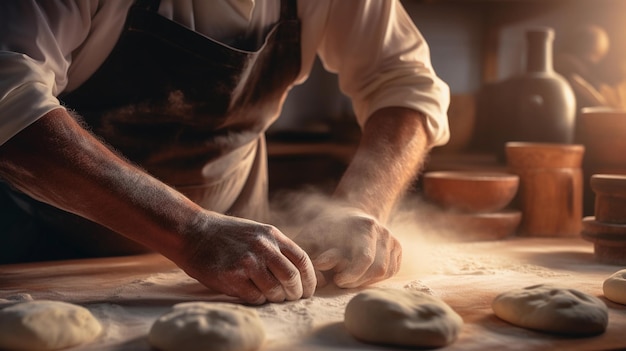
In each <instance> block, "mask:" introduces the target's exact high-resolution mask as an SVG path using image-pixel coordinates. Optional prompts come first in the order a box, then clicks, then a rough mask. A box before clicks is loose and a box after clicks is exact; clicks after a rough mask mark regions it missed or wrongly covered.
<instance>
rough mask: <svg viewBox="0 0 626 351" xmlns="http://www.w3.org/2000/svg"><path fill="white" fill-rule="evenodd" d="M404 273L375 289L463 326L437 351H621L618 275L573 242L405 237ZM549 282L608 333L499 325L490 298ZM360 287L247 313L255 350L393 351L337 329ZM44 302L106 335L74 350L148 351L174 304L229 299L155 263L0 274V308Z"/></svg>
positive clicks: (27, 268) (80, 263)
mask: <svg viewBox="0 0 626 351" xmlns="http://www.w3.org/2000/svg"><path fill="white" fill-rule="evenodd" d="M401 241H402V244H403V247H404V261H403V268H402V269H401V271H400V272H399V274H398V275H397V276H396V277H394V278H392V279H389V280H387V281H384V282H381V283H378V284H376V286H383V287H391V288H398V289H409V290H419V291H425V292H428V293H431V294H433V295H435V296H438V297H440V298H441V299H443V300H444V301H445V302H446V303H448V304H449V305H450V306H451V307H452V308H453V309H454V310H455V311H457V313H459V314H460V315H461V316H462V317H463V320H464V326H463V329H462V332H461V334H460V336H459V338H458V339H457V340H456V342H454V343H453V344H452V345H450V346H448V347H445V348H442V350H481V351H482V350H486V349H501V350H546V349H551V350H558V349H563V350H598V349H605V350H606V349H620V348H624V349H626V334H624V330H626V306H622V305H619V304H615V303H612V302H610V301H608V300H606V299H605V298H604V297H603V294H602V283H603V281H604V280H605V279H606V278H607V277H608V276H609V275H611V274H612V273H614V272H616V271H618V270H620V269H622V268H624V267H619V266H612V265H605V264H600V263H597V262H596V261H595V260H594V256H593V246H592V245H591V244H590V243H588V242H586V241H584V240H582V239H580V238H567V239H564V238H511V239H507V240H501V241H482V242H443V241H442V242H436V241H424V240H419V239H415V238H413V239H411V238H408V239H407V238H404V239H403V240H401ZM538 283H552V284H557V285H561V286H563V287H567V288H575V289H579V290H581V291H583V292H586V293H589V294H591V295H594V296H598V297H600V298H601V299H603V300H604V301H605V302H606V304H607V306H608V307H609V326H608V328H607V331H606V332H605V333H603V334H601V335H599V336H594V337H565V336H558V335H551V334H547V333H541V332H537V331H531V330H526V329H522V328H518V327H515V326H513V325H510V324H508V323H506V322H504V321H502V320H500V319H498V318H497V317H496V316H495V315H494V314H493V311H492V310H491V301H492V300H493V298H494V297H495V296H496V295H497V294H499V293H501V292H504V291H507V290H510V289H516V288H521V287H525V286H529V285H534V284H538ZM358 291H360V289H354V290H345V289H338V288H335V287H330V286H329V287H324V288H320V289H318V291H317V292H316V294H315V296H313V297H312V298H310V299H306V300H299V301H293V302H287V303H282V304H266V305H263V306H258V307H254V308H255V309H257V311H258V312H259V315H260V316H261V319H262V320H263V323H264V326H265V329H266V334H267V339H266V343H265V345H264V347H263V350H296V349H297V350H393V349H394V348H393V347H385V346H374V345H367V344H364V343H361V342H358V341H356V340H354V339H353V338H352V337H351V336H350V335H349V334H348V333H347V331H346V330H345V328H344V327H343V324H342V321H343V312H344V308H345V305H346V304H347V302H348V301H349V300H350V298H351V297H352V296H354V294H356V293H357V292H358ZM30 299H35V300H41V299H52V300H61V301H67V302H73V303H77V304H80V305H83V306H85V307H87V308H89V309H90V310H91V311H92V313H93V314H94V315H95V316H96V317H97V318H98V319H99V320H100V321H101V322H102V324H103V326H104V332H103V334H102V335H100V337H99V338H98V339H97V340H96V341H94V342H92V343H91V344H88V345H83V346H81V347H77V348H75V349H80V350H150V346H149V345H148V343H147V341H146V335H147V333H148V331H149V329H150V326H151V325H152V323H153V322H154V321H155V320H156V318H158V316H159V315H161V314H162V313H164V312H165V311H167V310H168V309H169V307H170V306H171V305H173V304H175V303H178V302H184V301H230V302H235V301H234V300H233V299H232V298H229V297H227V296H224V295H220V294H217V293H214V292H211V291H209V290H207V289H206V288H205V287H203V286H202V285H200V284H199V283H198V282H197V281H195V280H193V279H192V278H189V277H188V276H186V275H185V274H184V273H183V272H182V271H181V270H180V269H178V268H177V267H176V266H175V265H174V264H173V263H171V262H170V261H168V260H166V259H165V258H163V257H161V256H159V255H156V254H150V255H142V256H132V257H117V258H102V259H85V260H74V261H56V262H42V263H31V264H20V265H5V266H0V307H2V306H6V305H9V304H12V303H15V302H16V301H25V300H30Z"/></svg>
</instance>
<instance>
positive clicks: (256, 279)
mask: <svg viewBox="0 0 626 351" xmlns="http://www.w3.org/2000/svg"><path fill="white" fill-rule="evenodd" d="M248 275H249V277H250V280H251V281H252V283H254V285H255V286H256V287H257V288H258V290H259V291H260V292H261V293H262V294H263V296H265V298H266V299H267V301H269V302H283V301H285V299H286V298H287V294H286V292H285V289H284V288H283V286H282V284H281V282H280V281H279V280H278V279H276V277H274V275H273V274H272V273H271V272H270V271H269V270H268V269H267V268H266V267H265V265H260V266H259V267H257V268H256V269H254V270H251V271H249V272H248Z"/></svg>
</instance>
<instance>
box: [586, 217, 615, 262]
mask: <svg viewBox="0 0 626 351" xmlns="http://www.w3.org/2000/svg"><path fill="white" fill-rule="evenodd" d="M581 234H582V237H583V239H585V240H587V241H589V242H592V243H593V253H594V256H595V259H596V261H598V262H602V263H607V264H616V265H626V225H624V224H612V223H604V222H600V221H598V220H597V218H596V217H594V216H587V217H585V218H583V220H582V232H581Z"/></svg>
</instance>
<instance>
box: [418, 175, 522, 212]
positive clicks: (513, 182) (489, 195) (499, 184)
mask: <svg viewBox="0 0 626 351" xmlns="http://www.w3.org/2000/svg"><path fill="white" fill-rule="evenodd" d="M422 182H423V191H424V196H425V197H426V199H428V200H429V201H431V202H433V203H435V204H437V205H439V206H440V207H442V208H445V209H452V210H457V211H462V212H470V213H484V212H495V211H499V210H502V209H503V208H505V207H506V206H507V205H508V204H509V203H510V202H511V201H512V200H513V198H514V197H515V194H516V193H517V188H518V185H519V177H518V176H517V175H515V174H509V173H505V172H481V171H433V172H426V173H425V174H424V175H423V177H422Z"/></svg>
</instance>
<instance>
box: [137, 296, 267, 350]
mask: <svg viewBox="0 0 626 351" xmlns="http://www.w3.org/2000/svg"><path fill="white" fill-rule="evenodd" d="M264 341H265V329H264V328H263V322H262V321H261V318H260V317H259V315H258V313H257V311H256V310H254V309H252V308H249V307H244V306H241V305H236V304H232V303H217V302H185V303H179V304H176V305H174V306H173V307H172V310H171V311H169V312H167V313H165V314H164V315H162V316H161V317H159V318H158V319H157V320H156V321H155V322H154V324H153V325H152V328H151V329H150V332H149V334H148V342H149V343H150V344H151V345H152V346H154V347H155V348H157V349H159V350H163V351H178V350H186V351H201V350H202V351H205V350H211V351H252V350H257V349H259V348H260V347H261V346H262V345H263V342H264Z"/></svg>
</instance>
